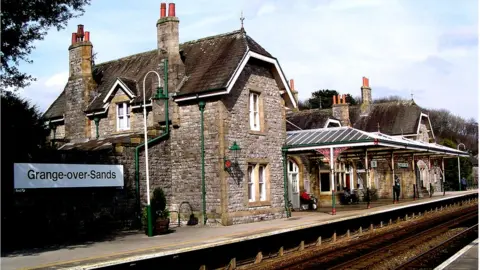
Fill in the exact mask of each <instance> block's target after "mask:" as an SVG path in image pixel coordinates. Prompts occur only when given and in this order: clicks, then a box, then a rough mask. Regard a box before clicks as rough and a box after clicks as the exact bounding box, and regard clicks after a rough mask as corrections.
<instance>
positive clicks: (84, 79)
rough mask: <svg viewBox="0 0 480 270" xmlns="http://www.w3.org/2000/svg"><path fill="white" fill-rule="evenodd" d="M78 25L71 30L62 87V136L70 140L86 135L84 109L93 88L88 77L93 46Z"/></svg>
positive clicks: (87, 126)
mask: <svg viewBox="0 0 480 270" xmlns="http://www.w3.org/2000/svg"><path fill="white" fill-rule="evenodd" d="M84 30H85V29H84V26H83V25H82V24H79V25H78V26H77V31H76V32H73V33H72V44H71V45H70V47H69V48H68V60H69V78H68V83H67V86H66V87H65V99H66V102H65V106H66V108H65V136H66V137H68V138H70V139H72V140H76V139H84V138H88V137H90V134H91V126H90V121H89V119H88V118H87V117H86V115H85V113H84V110H85V108H87V106H88V104H90V102H91V96H92V95H91V93H92V91H93V90H94V88H95V81H94V80H93V76H92V53H93V45H92V43H91V42H90V32H88V31H84Z"/></svg>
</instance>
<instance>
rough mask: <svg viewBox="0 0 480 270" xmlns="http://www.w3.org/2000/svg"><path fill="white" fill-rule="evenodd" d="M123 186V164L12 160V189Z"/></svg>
mask: <svg viewBox="0 0 480 270" xmlns="http://www.w3.org/2000/svg"><path fill="white" fill-rule="evenodd" d="M75 187H123V165H96V164H95V165H93V164H92V165H90V164H52V163H15V164H14V188H15V189H32V188H75Z"/></svg>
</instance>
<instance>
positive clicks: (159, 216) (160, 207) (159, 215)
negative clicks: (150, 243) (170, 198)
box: [150, 188, 170, 234]
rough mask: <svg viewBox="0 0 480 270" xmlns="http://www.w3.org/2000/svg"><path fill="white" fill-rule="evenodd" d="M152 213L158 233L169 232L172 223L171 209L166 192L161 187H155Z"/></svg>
mask: <svg viewBox="0 0 480 270" xmlns="http://www.w3.org/2000/svg"><path fill="white" fill-rule="evenodd" d="M150 204H151V206H152V214H153V220H154V222H155V223H154V224H155V226H154V229H155V233H156V234H162V233H166V232H168V226H169V224H170V218H169V217H170V211H168V209H167V208H166V207H167V200H166V198H165V193H164V192H163V189H161V188H155V190H154V191H153V198H152V199H151V203H150Z"/></svg>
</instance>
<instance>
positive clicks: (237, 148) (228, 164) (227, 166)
mask: <svg viewBox="0 0 480 270" xmlns="http://www.w3.org/2000/svg"><path fill="white" fill-rule="evenodd" d="M228 150H230V151H232V152H233V162H232V161H231V160H230V159H227V157H224V158H223V161H224V163H223V165H224V169H225V170H226V171H227V172H228V173H231V171H232V166H233V165H235V166H236V165H238V156H239V155H240V151H241V150H242V148H240V146H239V145H238V144H237V142H236V141H234V142H233V144H232V146H230V147H229V148H228Z"/></svg>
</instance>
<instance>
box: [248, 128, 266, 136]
mask: <svg viewBox="0 0 480 270" xmlns="http://www.w3.org/2000/svg"><path fill="white" fill-rule="evenodd" d="M248 134H251V135H260V136H267V132H265V131H261V130H251V129H250V130H249V131H248Z"/></svg>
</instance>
